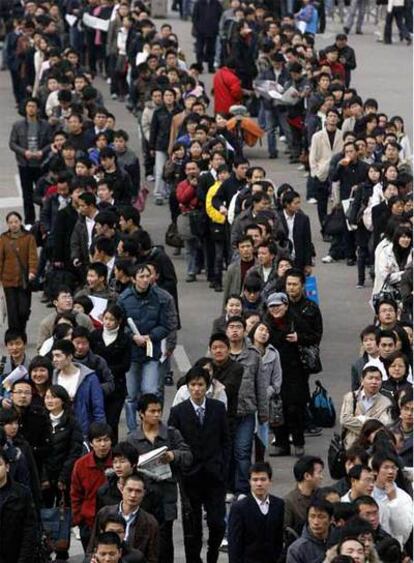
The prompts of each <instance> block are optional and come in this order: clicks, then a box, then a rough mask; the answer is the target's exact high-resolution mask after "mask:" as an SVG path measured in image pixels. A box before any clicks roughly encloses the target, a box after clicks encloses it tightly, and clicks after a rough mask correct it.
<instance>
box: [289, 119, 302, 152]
mask: <svg viewBox="0 0 414 563" xmlns="http://www.w3.org/2000/svg"><path fill="white" fill-rule="evenodd" d="M290 135H291V146H290V147H289V148H290V150H291V156H293V157H295V158H299V156H300V151H301V148H302V129H298V128H297V127H292V125H291V126H290Z"/></svg>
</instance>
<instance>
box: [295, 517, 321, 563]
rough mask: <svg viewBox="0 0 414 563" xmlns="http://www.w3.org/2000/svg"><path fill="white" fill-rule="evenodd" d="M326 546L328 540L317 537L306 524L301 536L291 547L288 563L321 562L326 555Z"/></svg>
mask: <svg viewBox="0 0 414 563" xmlns="http://www.w3.org/2000/svg"><path fill="white" fill-rule="evenodd" d="M326 546H327V541H323V540H318V539H317V538H315V536H314V535H313V534H312V533H311V532H310V531H309V529H308V526H307V525H306V526H304V527H303V531H302V535H301V537H300V538H299V539H297V540H296V541H294V542H293V543H292V545H291V546H290V547H289V549H288V552H287V558H286V563H320V562H321V561H323V559H324V557H325V553H326Z"/></svg>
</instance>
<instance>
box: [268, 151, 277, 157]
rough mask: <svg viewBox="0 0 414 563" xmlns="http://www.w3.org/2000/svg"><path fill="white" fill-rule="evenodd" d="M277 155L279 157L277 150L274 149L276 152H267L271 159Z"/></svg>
mask: <svg viewBox="0 0 414 563" xmlns="http://www.w3.org/2000/svg"><path fill="white" fill-rule="evenodd" d="M278 157H279V153H278V152H277V151H276V152H272V153H271V154H269V158H272V159H273V158H278Z"/></svg>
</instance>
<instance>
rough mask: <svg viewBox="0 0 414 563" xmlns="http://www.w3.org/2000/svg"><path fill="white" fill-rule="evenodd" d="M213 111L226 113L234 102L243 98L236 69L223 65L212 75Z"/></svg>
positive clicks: (238, 102) (239, 101)
mask: <svg viewBox="0 0 414 563" xmlns="http://www.w3.org/2000/svg"><path fill="white" fill-rule="evenodd" d="M213 90H214V113H219V112H223V113H228V111H229V109H230V107H231V106H232V105H234V104H240V103H241V101H242V98H243V91H242V85H241V82H240V78H239V77H238V76H237V74H236V71H235V70H233V69H231V68H227V67H226V66H223V67H222V68H220V69H219V70H218V71H217V72H216V73H215V75H214V78H213Z"/></svg>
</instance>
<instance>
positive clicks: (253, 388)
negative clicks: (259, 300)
mask: <svg viewBox="0 0 414 563" xmlns="http://www.w3.org/2000/svg"><path fill="white" fill-rule="evenodd" d="M245 330H246V323H245V321H244V319H243V318H242V317H230V318H229V320H228V321H227V323H226V334H227V336H228V338H229V340H230V357H231V359H232V360H235V361H236V362H239V363H240V364H241V365H242V366H243V376H242V380H241V384H240V389H239V400H238V406H237V420H236V429H235V435H234V444H233V452H232V462H231V465H230V467H231V469H230V483H231V488H233V489H234V492H235V494H236V495H247V494H248V493H249V468H250V465H251V457H252V447H253V438H254V427H255V420H256V417H255V415H256V412H257V413H258V416H259V422H261V423H263V422H266V421H267V419H268V410H269V409H268V401H267V394H266V393H267V386H266V380H265V377H264V376H263V366H262V360H261V358H260V354H259V352H258V351H257V350H256V348H254V347H253V346H251V345H250V344H249V343H248V341H247V339H246V338H245V336H244V334H245ZM233 480H234V484H233Z"/></svg>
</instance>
